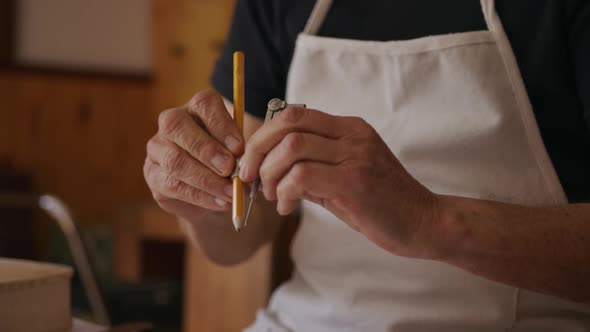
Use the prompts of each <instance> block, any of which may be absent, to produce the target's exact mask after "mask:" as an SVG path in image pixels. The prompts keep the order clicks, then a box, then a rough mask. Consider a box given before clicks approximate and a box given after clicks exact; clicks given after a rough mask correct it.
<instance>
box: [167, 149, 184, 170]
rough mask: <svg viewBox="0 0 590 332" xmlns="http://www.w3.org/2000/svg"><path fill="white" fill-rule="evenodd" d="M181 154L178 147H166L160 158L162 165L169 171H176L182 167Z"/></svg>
mask: <svg viewBox="0 0 590 332" xmlns="http://www.w3.org/2000/svg"><path fill="white" fill-rule="evenodd" d="M182 164H183V156H182V153H181V152H180V151H179V150H178V149H173V148H171V149H168V151H166V155H165V156H164V158H163V160H162V166H163V167H164V169H165V170H167V171H169V172H176V171H178V170H179V169H181V168H182Z"/></svg>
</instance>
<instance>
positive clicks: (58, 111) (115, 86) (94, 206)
mask: <svg viewBox="0 0 590 332" xmlns="http://www.w3.org/2000/svg"><path fill="white" fill-rule="evenodd" d="M0 91H2V93H1V95H0V96H1V99H2V108H3V110H2V112H3V114H2V115H3V121H2V123H3V124H2V131H1V132H2V136H3V137H2V139H0V159H8V160H10V161H11V163H13V164H14V165H15V166H16V167H18V168H21V169H24V170H28V171H31V172H32V173H33V174H35V180H36V183H37V185H38V188H39V190H40V191H42V192H50V193H54V194H56V195H58V196H60V197H61V198H62V199H64V201H65V202H66V203H67V204H68V205H69V206H70V207H71V208H72V210H73V212H74V213H75V215H76V216H77V217H78V219H79V220H80V221H81V222H82V223H93V222H100V223H105V222H106V223H108V222H109V220H108V219H107V216H109V215H112V214H115V213H118V211H120V210H122V209H127V208H130V207H133V206H135V205H138V204H140V203H143V201H145V200H148V199H149V198H150V195H149V193H148V191H147V189H146V186H145V183H144V180H143V174H142V171H141V170H142V165H143V161H144V159H145V143H146V141H147V139H148V138H149V136H150V135H152V134H153V133H154V132H155V122H156V119H155V117H154V116H153V114H154V112H152V111H150V107H151V103H150V102H151V88H150V85H149V84H146V83H145V82H138V81H118V80H109V79H106V80H101V79H84V78H76V77H61V76H53V75H52V76H45V75H41V74H12V73H8V74H6V73H3V74H1V75H0Z"/></svg>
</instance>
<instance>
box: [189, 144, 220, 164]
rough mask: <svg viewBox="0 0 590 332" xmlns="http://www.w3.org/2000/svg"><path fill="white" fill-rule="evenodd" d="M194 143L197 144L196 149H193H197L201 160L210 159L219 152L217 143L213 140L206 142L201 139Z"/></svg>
mask: <svg viewBox="0 0 590 332" xmlns="http://www.w3.org/2000/svg"><path fill="white" fill-rule="evenodd" d="M193 144H194V145H195V146H194V148H195V150H193V151H196V152H197V153H198V154H199V157H200V158H201V160H209V159H211V158H213V156H214V155H215V154H216V153H217V143H215V142H214V141H213V140H208V141H206V142H203V141H199V142H195V143H193Z"/></svg>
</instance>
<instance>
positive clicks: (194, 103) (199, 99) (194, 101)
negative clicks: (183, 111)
mask: <svg viewBox="0 0 590 332" xmlns="http://www.w3.org/2000/svg"><path fill="white" fill-rule="evenodd" d="M219 98H220V96H219V94H218V93H217V92H216V91H215V90H213V89H206V90H202V91H199V92H197V93H196V94H195V95H194V96H193V97H192V98H191V100H190V101H189V102H188V106H189V108H191V109H194V110H201V111H207V110H208V109H209V108H211V105H212V104H213V103H214V102H215V101H216V100H217V99H219Z"/></svg>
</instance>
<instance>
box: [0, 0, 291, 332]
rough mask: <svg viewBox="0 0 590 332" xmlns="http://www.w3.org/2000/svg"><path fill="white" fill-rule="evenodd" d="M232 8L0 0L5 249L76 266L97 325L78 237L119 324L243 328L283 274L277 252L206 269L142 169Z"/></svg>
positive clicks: (0, 233) (76, 289)
mask: <svg viewBox="0 0 590 332" xmlns="http://www.w3.org/2000/svg"><path fill="white" fill-rule="evenodd" d="M233 5H234V1H233V0H151V1H149V0H125V1H119V0H100V1H97V0H86V1H80V0H52V1H46V0H2V1H1V2H0V112H1V117H0V256H3V257H18V258H27V259H34V260H41V261H50V262H58V263H63V264H68V265H71V266H73V267H74V268H75V269H76V274H75V277H74V280H73V285H72V304H73V311H74V314H75V315H76V316H78V317H84V318H85V319H88V320H94V321H100V320H101V318H100V317H97V314H96V308H95V307H93V305H92V301H89V300H90V299H89V297H91V296H89V294H88V292H87V287H85V286H87V284H85V281H84V280H82V279H84V278H83V277H84V273H82V274H81V273H80V272H81V271H80V269H81V268H82V269H83V266H82V267H81V266H80V262H79V259H76V254H75V253H73V252H72V247H71V244H72V243H71V241H72V240H71V239H72V237H75V236H76V233H79V235H80V238H81V240H82V243H83V246H84V248H85V252H86V254H87V256H88V258H89V262H90V264H89V265H90V269H91V270H92V273H93V275H94V276H95V278H96V284H97V285H98V290H99V292H98V295H99V296H100V297H101V298H102V300H103V302H104V304H105V307H106V314H107V315H108V319H109V320H110V321H111V323H113V324H118V323H125V322H131V321H150V322H153V323H154V325H155V326H156V331H238V330H240V329H241V328H243V327H245V326H247V325H248V324H249V323H250V322H251V321H252V320H253V319H254V316H255V312H256V309H258V308H259V307H261V306H264V305H265V304H266V301H267V298H268V294H269V292H270V290H271V289H272V288H273V285H275V284H276V283H277V282H279V279H281V278H284V276H283V275H281V273H283V274H284V273H285V272H284V271H283V270H284V268H283V267H279V268H280V269H279V268H277V266H276V264H273V262H274V261H277V258H276V256H277V254H276V249H275V252H274V253H273V250H272V249H271V248H265V249H263V250H261V251H260V252H259V253H258V254H257V256H256V257H255V258H253V259H252V260H251V261H250V262H248V263H246V264H243V265H240V266H237V267H232V268H220V267H217V266H213V265H211V264H209V263H208V262H207V261H206V260H205V259H204V258H203V257H201V256H200V254H199V253H198V252H197V251H195V250H193V248H191V246H190V244H188V242H187V241H186V239H185V237H184V235H183V234H182V232H181V230H179V228H178V226H177V224H176V222H175V220H174V218H173V217H172V216H170V215H167V214H166V213H164V212H162V211H161V210H159V209H158V208H157V206H156V205H154V203H152V200H151V195H150V193H149V191H148V190H147V187H146V185H145V183H144V180H143V175H142V165H143V161H144V158H145V144H146V142H147V140H148V139H149V137H150V136H151V135H153V134H154V133H155V130H156V122H157V116H158V113H159V112H160V111H161V110H164V109H166V108H169V107H172V106H176V105H180V104H182V103H184V102H186V101H187V100H188V99H189V98H190V97H191V96H192V95H193V94H194V93H195V92H196V91H198V90H201V89H204V88H207V87H208V78H209V75H210V73H211V70H212V67H213V64H214V62H215V60H216V58H217V56H218V54H219V52H220V51H221V48H222V46H223V42H224V38H225V35H226V33H227V30H228V28H229V23H230V19H231V15H232V10H233ZM44 194H50V195H52V196H51V197H53V198H56V199H58V200H59V201H60V202H63V203H64V204H65V205H66V206H67V207H68V208H69V211H70V213H71V216H72V217H73V221H74V223H75V226H76V230H77V232H73V233H72V232H71V230H70V233H69V234H68V231H67V230H66V231H65V232H64V228H63V227H60V223H59V222H57V219H59V218H58V217H59V216H56V215H53V216H52V215H51V213H48V211H47V209H46V208H47V207H46V208H45V209H43V206H40V205H39V200H38V198H39V197H40V196H39V195H44ZM62 226H63V225H62ZM281 250H282V251H286V250H285V248H282V249H281ZM78 258H79V257H78ZM277 271H279V272H277ZM98 316H100V315H98Z"/></svg>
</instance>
